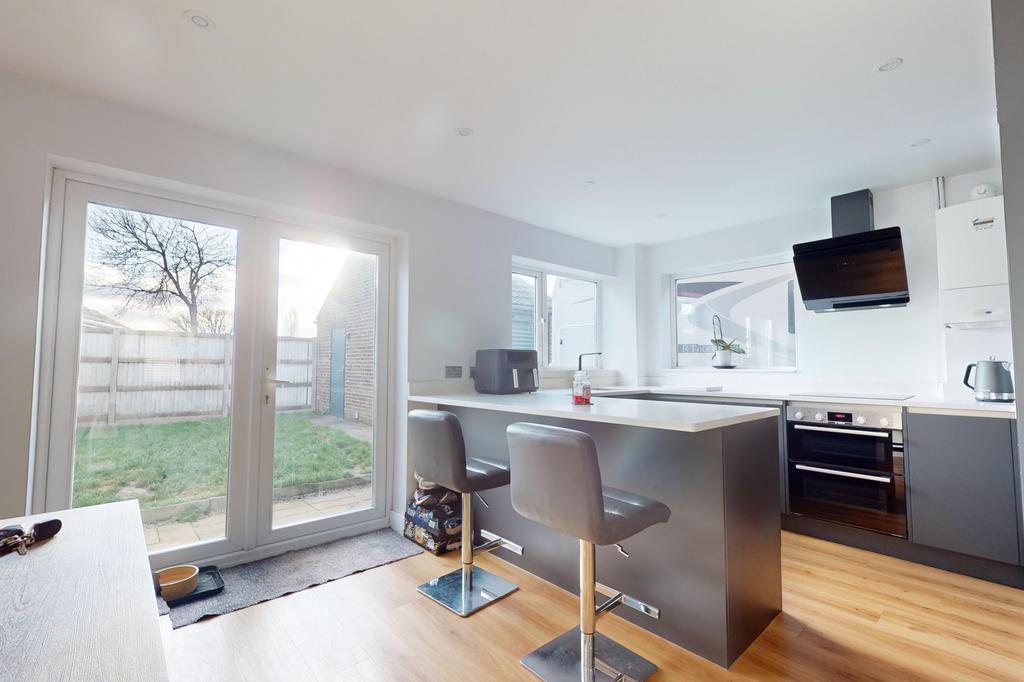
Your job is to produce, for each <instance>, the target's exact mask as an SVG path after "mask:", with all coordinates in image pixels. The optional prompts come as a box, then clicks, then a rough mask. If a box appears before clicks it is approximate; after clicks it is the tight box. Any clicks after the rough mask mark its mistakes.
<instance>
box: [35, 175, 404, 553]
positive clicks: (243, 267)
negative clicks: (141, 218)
mask: <svg viewBox="0 0 1024 682" xmlns="http://www.w3.org/2000/svg"><path fill="white" fill-rule="evenodd" d="M156 184H164V183H162V182H156ZM167 184H168V185H171V184H172V183H167ZM52 187H53V191H52V194H51V206H50V213H49V219H48V225H47V233H46V249H45V268H44V275H43V278H42V287H43V291H42V325H41V330H40V366H39V376H38V396H37V413H36V424H35V429H36V441H35V442H36V446H35V451H34V453H33V456H34V474H33V481H32V486H33V487H32V491H33V495H32V512H33V513H42V512H51V511H59V510H62V509H66V508H68V507H69V506H70V503H71V482H72V473H73V472H72V466H73V463H72V460H71V457H69V456H67V454H66V453H67V450H68V448H69V447H72V448H73V438H74V431H75V420H76V415H75V407H76V405H75V401H76V393H77V372H78V346H79V340H80V320H81V307H82V306H81V295H82V281H83V274H84V272H83V269H84V241H85V240H84V237H85V230H84V229H81V228H76V229H67V230H66V229H65V223H66V222H67V221H66V218H67V219H68V220H73V219H76V217H77V219H78V220H80V221H82V219H83V218H84V212H83V208H84V207H85V206H86V205H87V203H88V201H90V200H95V201H97V202H98V203H112V204H115V205H119V206H124V207H125V208H135V209H137V210H141V211H146V212H151V213H157V214H163V215H172V216H175V217H180V218H183V219H187V220H194V221H197V222H203V223H209V224H213V225H220V226H224V227H230V228H233V229H236V230H237V231H238V242H237V244H238V247H237V248H238V251H237V254H238V256H237V262H238V266H237V267H236V289H235V328H236V330H241V331H240V333H236V334H235V338H234V343H235V348H234V352H235V365H234V367H235V377H234V381H233V388H232V420H231V451H232V454H233V455H234V456H231V457H230V458H229V472H228V490H229V495H228V500H229V501H228V505H229V506H228V510H227V511H228V514H227V527H226V529H225V530H226V534H225V535H226V537H225V538H224V539H222V540H214V541H210V542H203V543H198V544H196V545H192V546H190V547H185V548H180V549H171V550H164V551H160V552H155V553H152V554H151V555H150V561H151V564H152V565H153V566H154V567H159V566H167V565H171V564H174V563H181V562H183V561H195V560H200V559H202V560H216V561H218V562H219V563H221V564H222V565H232V564H235V563H241V562H243V561H246V560H250V559H255V558H260V557H263V556H272V555H273V554H275V553H279V552H281V551H286V550H288V549H294V548H297V547H302V546H309V545H313V544H316V543H318V542H323V541H326V540H329V539H333V538H336V537H344V536H346V535H353V534H356V533H359V532H365V531H367V530H372V529H374V528H383V527H386V526H387V525H388V523H387V516H388V509H389V508H390V506H391V494H392V483H391V471H392V469H393V466H392V461H393V452H394V443H393V439H392V438H390V433H389V427H390V425H391V423H392V420H391V417H390V414H389V412H390V410H389V408H390V407H391V406H393V404H394V395H395V389H394V386H393V385H392V375H391V374H390V372H389V370H390V368H391V367H392V366H393V363H394V361H395V359H394V357H393V356H392V353H393V352H394V350H393V349H394V344H393V343H392V340H391V337H390V334H393V330H394V329H395V327H394V324H393V321H394V316H395V310H396V306H395V303H394V300H393V297H392V295H391V292H392V290H393V285H394V281H395V279H394V278H395V274H394V268H393V267H392V266H391V262H390V258H391V254H392V253H394V245H395V243H396V240H395V239H393V238H392V237H391V236H390V235H389V233H388V231H386V230H383V229H380V228H375V227H374V226H372V225H364V224H360V223H355V222H351V223H346V224H347V225H351V226H352V229H351V230H350V229H346V228H343V227H340V226H337V225H334V224H331V223H332V222H333V221H310V220H309V218H308V216H307V215H306V214H304V213H303V212H299V211H294V212H292V213H293V214H294V215H295V216H296V222H299V221H301V222H304V223H310V222H320V223H321V226H319V229H310V228H300V227H297V226H295V225H288V224H286V223H283V222H280V221H276V220H275V221H271V220H267V219H265V218H261V217H259V215H258V214H259V213H261V212H263V211H265V210H266V209H265V205H264V204H262V203H261V202H257V201H255V200H253V201H252V202H251V206H252V208H251V211H250V207H249V206H247V205H246V202H245V201H239V202H237V203H236V202H223V201H218V200H215V199H210V198H207V197H204V198H202V199H198V198H196V197H195V196H193V195H189V194H183V193H181V192H179V191H177V190H171V189H163V188H160V187H153V186H148V185H147V186H143V185H138V184H136V183H133V182H125V181H121V180H114V179H109V178H101V177H97V176H95V175H92V174H87V173H79V172H75V171H65V170H61V169H57V168H54V169H53V186H52ZM86 197H88V199H87V198H86ZM104 199H105V201H104ZM240 208H241V210H240ZM275 212H276V213H277V214H278V215H282V214H284V215H287V214H288V213H289V211H287V210H285V211H283V212H282V211H275ZM82 224H84V222H80V225H82ZM378 231H379V233H380V237H379V239H378V237H377V233H378ZM284 233H288V234H295V235H299V234H304V235H306V237H307V238H308V239H309V240H311V241H316V240H318V239H319V240H321V241H324V242H332V241H333V242H334V243H338V244H342V243H344V244H349V245H353V246H352V248H357V249H359V250H366V251H368V252H371V253H378V254H379V255H382V257H381V261H380V262H381V263H382V268H381V271H380V278H379V279H380V284H379V287H380V289H379V292H378V296H379V303H378V313H377V314H378V343H377V346H378V347H377V351H378V358H377V365H378V372H379V375H378V376H379V379H378V381H377V396H376V397H377V400H376V405H375V411H376V414H375V416H374V419H375V427H374V428H375V432H374V438H375V459H374V467H375V469H374V480H375V491H374V492H375V505H374V509H373V512H374V513H376V512H378V511H379V513H380V518H379V519H378V518H376V516H375V515H367V516H366V517H365V518H364V517H360V518H358V519H356V518H352V519H347V523H344V524H339V523H330V521H332V519H336V517H330V518H328V519H324V520H322V521H323V522H322V523H320V524H315V525H310V526H303V527H301V528H299V527H285V528H282V529H278V530H279V531H281V532H277V533H274V532H268V529H269V523H268V524H266V526H265V527H264V528H261V527H260V523H259V521H260V519H262V518H264V512H263V511H262V508H263V506H264V504H263V502H261V499H260V498H263V497H266V500H265V503H266V504H265V506H266V512H265V516H266V518H269V513H270V502H269V494H270V487H267V488H266V490H267V494H266V495H261V494H259V491H261V490H263V487H262V486H263V484H264V483H265V482H269V481H270V480H271V475H272V474H271V472H270V471H267V470H266V467H265V466H264V465H263V464H262V461H263V460H264V459H265V457H266V456H269V457H270V461H271V464H272V457H273V453H272V450H271V452H270V454H269V455H265V453H261V452H260V447H259V444H260V438H261V437H262V428H261V425H260V408H261V406H262V401H261V400H260V396H261V395H262V387H260V386H259V385H258V384H257V382H254V379H255V378H257V377H261V376H262V375H261V374H258V373H256V372H257V370H259V369H260V368H261V366H262V364H263V346H264V344H265V343H266V339H264V338H263V334H260V333H252V334H249V333H248V332H247V331H245V330H255V329H256V327H257V323H258V322H259V321H260V320H259V317H260V315H261V314H262V315H265V314H266V310H267V306H268V305H269V303H268V301H267V300H266V299H267V298H268V297H267V296H266V295H264V294H262V293H260V292H261V288H260V286H259V284H258V282H259V281H263V280H264V278H265V274H266V273H265V271H264V272H262V273H261V269H262V267H263V266H265V265H266V263H267V254H266V251H267V249H266V248H265V246H264V245H265V244H266V243H268V240H269V238H270V236H271V235H273V236H274V238H275V239H276V237H277V236H278V235H282V236H283V234H284ZM356 235H359V236H356ZM365 235H372V237H370V238H367V236H365ZM296 238H302V237H298V236H297V237H296ZM374 249H376V250H374ZM274 253H275V255H276V249H275V251H274ZM274 272H275V274H276V264H275V266H274ZM273 281H274V285H275V287H276V277H275V279H274V280H273ZM265 290H266V289H265V288H264V289H263V291H265ZM69 325H72V326H71V327H69ZM65 329H73V333H64V332H63V330H65ZM245 337H249V338H245ZM274 341H275V344H273V345H276V337H275V339H274ZM242 367H249V368H250V371H249V372H245V371H239V368H242ZM272 404H273V403H271V405H272ZM271 428H272V423H271ZM271 442H272V441H271ZM58 453H62V454H58ZM236 453H242V454H241V456H239V455H238V454H236ZM245 453H248V456H246V455H245ZM264 478H265V479H266V480H265V481H264ZM378 480H379V481H380V483H379V489H378V484H377V481H378Z"/></svg>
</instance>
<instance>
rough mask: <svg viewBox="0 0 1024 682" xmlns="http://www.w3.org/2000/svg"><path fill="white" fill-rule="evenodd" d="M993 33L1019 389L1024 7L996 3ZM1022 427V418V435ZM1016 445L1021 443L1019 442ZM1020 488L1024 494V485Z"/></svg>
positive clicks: (1023, 305) (1023, 312)
mask: <svg viewBox="0 0 1024 682" xmlns="http://www.w3.org/2000/svg"><path fill="white" fill-rule="evenodd" d="M992 34H993V47H994V50H995V61H996V105H997V107H998V116H999V137H1000V146H1001V151H1002V166H1003V194H1004V197H1005V198H1004V200H1003V201H1004V203H1005V205H1006V249H1007V260H1008V262H1009V266H1010V314H1011V316H1012V319H1013V322H1012V331H1013V357H1014V359H1015V360H1016V362H1015V363H1014V370H1013V373H1014V376H1013V378H1014V382H1015V383H1016V385H1017V386H1018V387H1020V386H1024V367H1022V365H1021V364H1020V363H1021V362H1024V2H1021V1H1020V0H992ZM1018 416H1019V413H1018ZM1020 426H1021V424H1020V420H1019V419H1018V422H1017V428H1018V431H1019V429H1020ZM1017 440H1018V443H1019V442H1020V438H1018V439H1017ZM1019 456H1020V454H1019V452H1018V457H1019ZM1022 468H1024V467H1019V468H1018V471H1020V470H1021V469H1022ZM1022 483H1024V480H1022ZM1020 489H1022V490H1024V485H1022V486H1021V488H1020Z"/></svg>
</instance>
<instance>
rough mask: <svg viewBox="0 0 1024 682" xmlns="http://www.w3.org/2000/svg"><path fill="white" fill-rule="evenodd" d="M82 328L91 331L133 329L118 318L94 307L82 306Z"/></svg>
mask: <svg viewBox="0 0 1024 682" xmlns="http://www.w3.org/2000/svg"><path fill="white" fill-rule="evenodd" d="M82 329H86V330H89V331H105V330H109V329H131V327H129V326H128V325H126V324H124V323H123V322H121V321H120V320H118V319H115V318H113V317H111V316H110V315H107V314H105V313H101V312H100V311H98V310H96V309H94V308H86V307H83V308H82Z"/></svg>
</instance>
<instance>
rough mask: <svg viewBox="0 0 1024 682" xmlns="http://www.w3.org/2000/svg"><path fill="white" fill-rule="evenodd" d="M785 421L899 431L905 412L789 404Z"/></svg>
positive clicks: (893, 408) (885, 407)
mask: <svg viewBox="0 0 1024 682" xmlns="http://www.w3.org/2000/svg"><path fill="white" fill-rule="evenodd" d="M786 421H790V422H802V423H806V424H826V425H832V426H846V427H850V428H856V427H858V426H863V427H866V428H873V429H890V430H895V431H898V430H901V429H902V428H903V411H902V410H901V409H900V408H899V407H897V406H888V405H842V404H839V403H790V404H789V405H788V406H787V407H786Z"/></svg>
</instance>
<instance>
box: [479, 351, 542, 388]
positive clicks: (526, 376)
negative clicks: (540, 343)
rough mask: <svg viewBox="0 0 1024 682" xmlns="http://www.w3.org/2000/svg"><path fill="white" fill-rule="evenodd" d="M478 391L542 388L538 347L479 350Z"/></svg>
mask: <svg viewBox="0 0 1024 682" xmlns="http://www.w3.org/2000/svg"><path fill="white" fill-rule="evenodd" d="M473 385H474V386H475V388H476V390H477V393H531V392H533V391H536V390H537V389H539V388H540V374H539V373H538V371H537V351H535V350H517V349H514V348H491V349H488V350H478V351H477V352H476V370H475V374H474V378H473Z"/></svg>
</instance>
